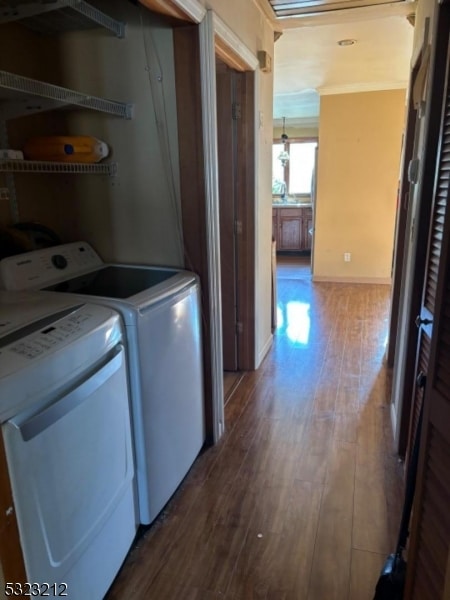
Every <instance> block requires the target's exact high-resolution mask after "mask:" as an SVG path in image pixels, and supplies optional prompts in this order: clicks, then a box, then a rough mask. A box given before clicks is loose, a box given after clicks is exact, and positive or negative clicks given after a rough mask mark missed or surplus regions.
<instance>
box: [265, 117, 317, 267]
mask: <svg viewBox="0 0 450 600" xmlns="http://www.w3.org/2000/svg"><path fill="white" fill-rule="evenodd" d="M317 149H318V139H317V137H316V136H308V137H304V136H302V137H300V136H299V137H288V135H287V133H286V120H285V119H284V118H283V129H282V133H281V135H280V137H278V138H277V137H275V138H274V140H273V145H272V239H273V244H274V251H275V253H276V258H277V262H278V261H279V260H281V259H286V260H284V261H283V262H285V263H287V264H290V265H291V267H294V265H295V264H296V263H297V264H298V265H299V266H302V267H303V268H304V267H305V265H308V269H307V271H308V273H309V276H311V273H312V256H313V245H314V208H315V200H316V194H315V191H316V172H317Z"/></svg>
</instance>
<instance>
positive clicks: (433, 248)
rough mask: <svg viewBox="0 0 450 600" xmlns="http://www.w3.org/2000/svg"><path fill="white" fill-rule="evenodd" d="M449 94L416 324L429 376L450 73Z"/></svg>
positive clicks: (417, 395)
mask: <svg viewBox="0 0 450 600" xmlns="http://www.w3.org/2000/svg"><path fill="white" fill-rule="evenodd" d="M447 56H449V53H447ZM447 63H448V61H447ZM447 71H448V66H447ZM445 94H446V95H445V105H444V110H443V115H442V124H441V133H440V138H441V145H440V151H439V156H438V170H437V176H436V183H435V192H434V197H433V208H432V216H431V223H430V232H429V238H428V253H427V263H426V271H425V279H424V286H423V294H422V303H421V308H420V312H419V314H418V315H417V318H416V325H417V326H418V327H419V328H420V333H419V339H418V353H417V364H416V374H418V373H419V372H421V371H422V373H424V374H425V375H426V374H427V372H428V361H429V354H430V340H431V337H432V332H433V320H434V312H435V304H436V291H437V278H438V270H439V262H440V256H441V248H442V241H443V231H444V219H445V214H446V207H447V199H448V195H449V183H450V86H449V76H448V72H447V77H446V86H445ZM422 396H423V392H422V390H421V389H419V388H418V386H417V385H416V386H415V388H414V393H413V406H412V410H411V420H410V428H409V436H408V438H409V439H408V446H407V448H408V450H407V454H408V455H409V454H410V449H411V448H412V444H413V440H414V435H415V431H416V424H417V419H418V414H419V411H420V405H421V403H422Z"/></svg>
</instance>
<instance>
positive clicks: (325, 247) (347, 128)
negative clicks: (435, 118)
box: [314, 90, 405, 282]
mask: <svg viewBox="0 0 450 600" xmlns="http://www.w3.org/2000/svg"><path fill="white" fill-rule="evenodd" d="M404 112H405V91H404V90H391V91H382V92H364V93H357V94H340V95H333V96H322V98H321V104H320V125H319V161H318V181H317V205H316V223H315V246H314V279H316V280H321V279H322V280H323V279H329V280H336V281H339V280H349V281H352V280H361V281H380V282H388V281H389V279H390V276H391V265H392V249H393V239H394V225H395V213H396V201H397V186H398V178H399V164H400V151H401V140H402V132H403V126H404ZM344 252H350V253H351V262H344Z"/></svg>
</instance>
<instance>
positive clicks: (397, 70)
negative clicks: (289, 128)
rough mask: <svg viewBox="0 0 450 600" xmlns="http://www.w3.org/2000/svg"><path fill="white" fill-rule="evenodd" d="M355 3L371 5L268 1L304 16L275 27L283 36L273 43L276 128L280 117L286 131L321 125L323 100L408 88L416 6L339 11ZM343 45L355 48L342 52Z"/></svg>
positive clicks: (397, 4)
mask: <svg viewBox="0 0 450 600" xmlns="http://www.w3.org/2000/svg"><path fill="white" fill-rule="evenodd" d="M354 1H356V2H358V3H359V5H361V3H362V2H367V0H343V1H342V0H341V1H339V2H338V3H337V2H336V0H301V1H299V2H288V1H287V0H269V2H270V3H271V4H272V5H273V8H274V9H276V10H278V11H279V12H280V11H281V10H288V8H290V9H291V11H292V10H293V8H295V7H297V8H296V10H298V11H302V13H301V14H300V16H297V17H291V16H289V17H284V18H276V21H275V23H276V28H277V29H278V30H279V31H282V32H283V33H282V35H281V37H280V38H279V39H278V40H277V41H276V43H275V54H274V60H273V69H274V113H273V116H274V124H275V125H280V124H281V122H282V117H285V118H286V125H289V124H290V125H308V124H317V122H318V115H319V97H320V95H323V94H340V93H347V92H362V91H374V90H386V89H398V88H406V87H407V84H408V79H409V72H410V60H411V52H412V42H413V34H414V28H413V27H412V25H411V23H410V20H411V18H412V16H413V15H414V12H415V4H414V3H412V2H405V1H400V2H394V3H390V4H384V5H383V4H379V3H378V4H376V5H374V3H373V0H369V2H370V6H365V7H362V8H361V7H358V8H348V9H340V8H338V9H336V8H335V7H336V6H338V7H339V6H341V5H342V4H347V3H348V6H354ZM288 5H291V6H290V7H288ZM330 7H331V8H330ZM312 10H314V11H315V12H314V13H313V12H305V11H312ZM266 12H267V11H266ZM271 14H272V16H274V13H273V11H272V9H271ZM407 17H409V20H408V18H407ZM339 40H354V42H355V43H354V44H353V45H344V46H340V45H338V43H337V42H338V41H339Z"/></svg>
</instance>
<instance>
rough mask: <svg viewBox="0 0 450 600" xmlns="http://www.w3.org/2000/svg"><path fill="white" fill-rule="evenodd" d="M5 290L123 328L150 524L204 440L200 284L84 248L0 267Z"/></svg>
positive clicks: (141, 488) (144, 519) (38, 254)
mask: <svg viewBox="0 0 450 600" xmlns="http://www.w3.org/2000/svg"><path fill="white" fill-rule="evenodd" d="M0 282H1V286H2V287H3V288H4V289H10V290H25V289H34V290H45V291H46V292H47V293H48V294H50V293H51V294H59V295H61V294H63V293H64V294H71V295H72V297H73V298H77V299H78V301H83V302H95V303H100V304H102V305H105V306H109V307H110V308H113V309H114V310H117V311H118V312H119V313H120V314H121V315H122V318H123V320H124V322H125V325H126V341H127V351H128V359H129V360H128V364H129V372H130V388H131V400H132V422H133V432H134V448H135V458H136V472H137V485H138V496H139V514H140V522H141V523H142V524H149V523H151V522H152V521H153V520H154V519H155V518H156V516H157V515H158V514H159V513H160V512H161V510H162V509H163V507H164V506H165V504H166V503H167V501H168V500H169V499H170V497H171V496H172V494H173V493H174V492H175V490H176V489H177V487H178V486H179V484H180V483H181V481H182V480H183V478H184V477H185V475H186V474H187V472H188V471H189V469H190V467H191V466H192V464H193V462H194V460H195V458H196V457H197V455H198V454H199V452H200V450H201V448H202V445H203V443H204V439H205V424H204V397H203V367H202V345H201V319H200V285H199V280H198V277H197V276H196V275H195V274H194V273H191V272H189V271H184V270H180V269H174V268H166V267H158V266H145V265H128V264H105V263H104V262H103V261H102V260H101V258H100V257H99V255H98V254H97V253H96V252H95V251H94V250H93V248H92V247H91V246H90V245H89V244H88V243H87V242H75V243H70V244H64V245H60V246H54V247H52V248H44V249H40V250H35V251H33V252H27V253H24V254H20V255H17V256H13V257H8V258H5V259H3V260H2V261H0Z"/></svg>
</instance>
